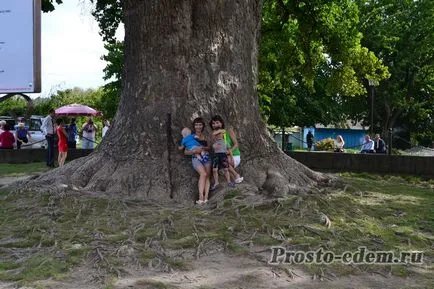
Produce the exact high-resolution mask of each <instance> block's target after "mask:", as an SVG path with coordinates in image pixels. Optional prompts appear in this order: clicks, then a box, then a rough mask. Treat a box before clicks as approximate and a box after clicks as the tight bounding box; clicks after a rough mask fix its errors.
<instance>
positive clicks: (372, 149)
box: [360, 134, 387, 154]
mask: <svg viewBox="0 0 434 289" xmlns="http://www.w3.org/2000/svg"><path fill="white" fill-rule="evenodd" d="M386 151H387V148H386V143H385V142H384V140H383V139H382V138H381V137H380V135H379V134H376V135H375V139H374V140H372V139H371V137H370V136H369V135H366V136H365V142H364V143H363V145H362V149H361V150H360V153H362V154H371V153H377V154H385V153H386Z"/></svg>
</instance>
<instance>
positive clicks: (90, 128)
mask: <svg viewBox="0 0 434 289" xmlns="http://www.w3.org/2000/svg"><path fill="white" fill-rule="evenodd" d="M81 133H82V136H83V142H82V146H81V148H82V149H93V148H94V143H95V136H96V126H95V124H94V123H93V120H92V118H90V117H89V119H88V120H87V122H86V123H85V124H84V125H83V127H82V128H81Z"/></svg>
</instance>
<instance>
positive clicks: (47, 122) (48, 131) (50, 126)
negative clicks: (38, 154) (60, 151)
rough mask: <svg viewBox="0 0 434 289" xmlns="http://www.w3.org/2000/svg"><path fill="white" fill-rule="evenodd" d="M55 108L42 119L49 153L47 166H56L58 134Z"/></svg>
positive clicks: (47, 154)
mask: <svg viewBox="0 0 434 289" xmlns="http://www.w3.org/2000/svg"><path fill="white" fill-rule="evenodd" d="M54 116H55V112H54V109H50V114H49V115H47V117H45V118H44V119H43V120H42V125H41V130H42V132H43V133H44V135H45V139H46V140H47V153H46V162H47V166H48V167H51V168H54V141H55V140H54V138H55V135H56V128H55V126H54Z"/></svg>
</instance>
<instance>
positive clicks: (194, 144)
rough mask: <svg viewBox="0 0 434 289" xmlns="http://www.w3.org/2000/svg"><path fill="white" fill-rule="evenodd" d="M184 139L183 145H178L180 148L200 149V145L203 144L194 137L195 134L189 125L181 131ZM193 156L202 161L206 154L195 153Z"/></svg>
mask: <svg viewBox="0 0 434 289" xmlns="http://www.w3.org/2000/svg"><path fill="white" fill-rule="evenodd" d="M181 135H182V140H181V145H180V146H179V147H178V149H179V150H181V151H182V150H183V149H187V150H189V151H191V150H195V149H198V148H199V147H202V146H201V144H200V143H199V142H198V141H197V140H196V138H195V137H194V134H192V133H191V129H189V128H188V127H184V128H183V129H182V131H181ZM193 157H195V158H197V159H198V160H200V161H202V160H203V159H202V158H203V157H205V154H203V155H201V154H195V155H193Z"/></svg>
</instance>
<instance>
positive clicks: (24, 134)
mask: <svg viewBox="0 0 434 289" xmlns="http://www.w3.org/2000/svg"><path fill="white" fill-rule="evenodd" d="M11 129H12V128H11V127H10V126H9V124H8V123H7V122H6V121H4V120H1V121H0V149H13V148H14V146H15V145H16V148H17V149H21V146H22V145H23V144H26V143H28V142H29V139H30V138H31V135H30V133H29V130H28V129H27V127H26V126H25V124H24V122H23V120H22V119H19V120H18V124H17V125H16V131H15V135H14V134H13V133H12V132H10V130H11Z"/></svg>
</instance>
